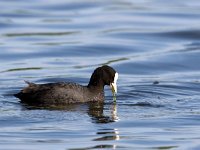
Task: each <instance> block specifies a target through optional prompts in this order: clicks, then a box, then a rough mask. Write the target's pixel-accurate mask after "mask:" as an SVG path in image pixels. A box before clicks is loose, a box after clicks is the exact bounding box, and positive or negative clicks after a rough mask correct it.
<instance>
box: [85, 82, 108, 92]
mask: <svg viewBox="0 0 200 150" xmlns="http://www.w3.org/2000/svg"><path fill="white" fill-rule="evenodd" d="M87 87H88V88H89V89H91V90H94V91H103V90H104V83H103V81H102V80H98V82H89V84H88V86H87Z"/></svg>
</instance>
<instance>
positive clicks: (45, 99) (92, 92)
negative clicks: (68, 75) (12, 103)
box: [14, 66, 118, 105]
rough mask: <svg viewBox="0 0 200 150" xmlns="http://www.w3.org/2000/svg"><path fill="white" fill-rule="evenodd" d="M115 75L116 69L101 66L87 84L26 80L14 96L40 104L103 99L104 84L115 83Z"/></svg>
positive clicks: (22, 100)
mask: <svg viewBox="0 0 200 150" xmlns="http://www.w3.org/2000/svg"><path fill="white" fill-rule="evenodd" d="M115 76H116V71H115V70H114V69H113V68H111V67H109V66H102V67H99V68H97V69H96V70H95V71H94V72H93V74H92V76H91V78H90V82H89V84H88V85H87V86H82V85H80V84H77V83H68V82H59V83H47V84H35V83H30V82H27V81H26V83H27V84H28V86H27V87H25V88H24V89H22V90H21V91H20V92H19V93H17V94H15V95H14V96H15V97H17V98H19V99H20V100H21V102H24V103H28V104H41V105H65V104H70V103H84V102H91V101H103V100H104V86H105V85H112V83H113V85H116V80H117V79H116V78H115ZM117 78H118V75H117ZM114 81H115V83H114ZM111 87H112V86H111ZM112 88H114V87H112Z"/></svg>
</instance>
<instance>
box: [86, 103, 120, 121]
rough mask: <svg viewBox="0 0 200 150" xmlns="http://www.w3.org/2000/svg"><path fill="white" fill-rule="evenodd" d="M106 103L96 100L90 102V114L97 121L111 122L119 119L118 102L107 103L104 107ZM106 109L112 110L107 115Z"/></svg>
mask: <svg viewBox="0 0 200 150" xmlns="http://www.w3.org/2000/svg"><path fill="white" fill-rule="evenodd" d="M104 107H105V105H104V103H100V102H95V103H89V109H88V115H89V116H91V118H92V120H93V121H94V122H95V123H111V122H116V121H118V120H119V117H118V116H117V104H116V103H112V104H111V105H106V108H107V107H109V108H107V109H106V108H104ZM104 110H105V111H110V112H109V114H108V115H105V113H104Z"/></svg>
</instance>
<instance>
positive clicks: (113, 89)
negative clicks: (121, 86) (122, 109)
mask: <svg viewBox="0 0 200 150" xmlns="http://www.w3.org/2000/svg"><path fill="white" fill-rule="evenodd" d="M117 79H118V73H117V72H116V73H115V77H114V81H113V82H112V83H111V84H110V87H111V89H112V93H113V94H116V93H117Z"/></svg>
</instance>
